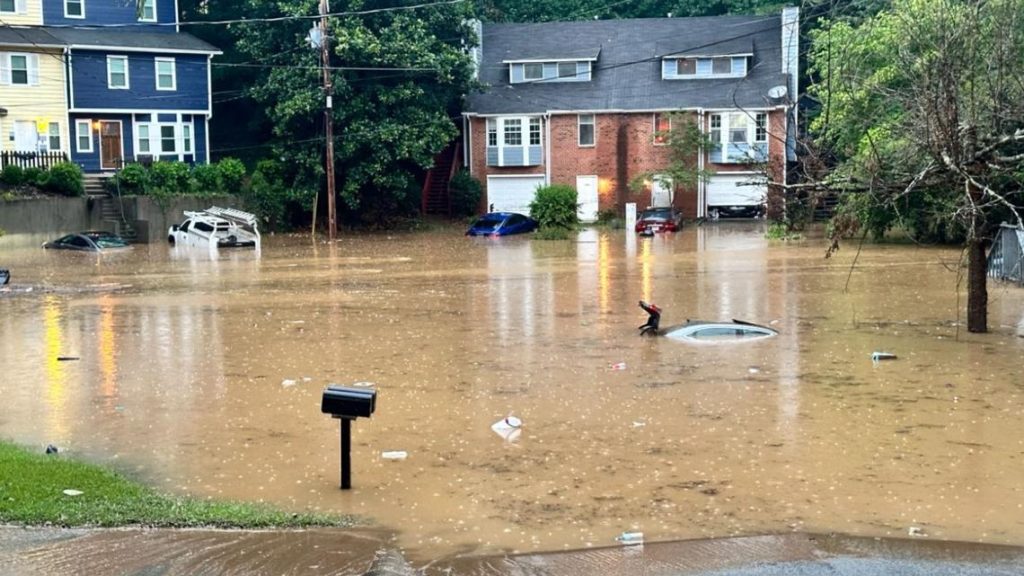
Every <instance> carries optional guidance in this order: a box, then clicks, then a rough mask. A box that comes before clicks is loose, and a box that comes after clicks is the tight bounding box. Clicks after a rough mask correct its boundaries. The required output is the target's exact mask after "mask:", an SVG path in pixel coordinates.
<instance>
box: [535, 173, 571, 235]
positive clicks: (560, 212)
mask: <svg viewBox="0 0 1024 576" xmlns="http://www.w3.org/2000/svg"><path fill="white" fill-rule="evenodd" d="M576 208H577V204H576V189H575V188H573V187H572V186H567V185H565V184H552V185H550V186H541V187H540V188H538V189H537V194H536V196H534V199H533V202H530V217H531V218H533V219H534V220H536V221H537V222H539V223H540V227H541V229H544V228H563V229H566V230H570V229H574V228H576V225H577V224H578V223H579V220H578V219H577V216H576Z"/></svg>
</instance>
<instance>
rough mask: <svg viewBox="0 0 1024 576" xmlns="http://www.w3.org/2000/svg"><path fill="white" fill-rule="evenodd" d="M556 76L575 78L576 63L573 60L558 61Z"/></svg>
mask: <svg viewBox="0 0 1024 576" xmlns="http://www.w3.org/2000/svg"><path fill="white" fill-rule="evenodd" d="M558 77H559V78H569V79H570V80H575V79H576V63H575V62H559V63H558Z"/></svg>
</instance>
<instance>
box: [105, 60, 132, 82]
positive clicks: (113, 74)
mask: <svg viewBox="0 0 1024 576" xmlns="http://www.w3.org/2000/svg"><path fill="white" fill-rule="evenodd" d="M128 81H129V80H128V57H127V56H107V87H108V88H111V89H114V90H127V89H128Z"/></svg>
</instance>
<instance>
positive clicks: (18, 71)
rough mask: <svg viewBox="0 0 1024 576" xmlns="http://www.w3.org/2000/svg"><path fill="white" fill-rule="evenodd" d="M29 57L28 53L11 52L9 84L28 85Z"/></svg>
mask: <svg viewBox="0 0 1024 576" xmlns="http://www.w3.org/2000/svg"><path fill="white" fill-rule="evenodd" d="M28 61H29V57H28V54H11V55H10V59H9V62H10V70H11V84H14V85H16V86H28V85H29V63H28Z"/></svg>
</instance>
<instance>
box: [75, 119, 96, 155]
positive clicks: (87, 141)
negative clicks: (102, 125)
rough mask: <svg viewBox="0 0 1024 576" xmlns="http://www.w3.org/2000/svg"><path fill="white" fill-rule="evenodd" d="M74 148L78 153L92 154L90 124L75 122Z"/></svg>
mask: <svg viewBox="0 0 1024 576" xmlns="http://www.w3.org/2000/svg"><path fill="white" fill-rule="evenodd" d="M75 147H76V148H78V151H79V152H82V153H85V154H90V153H92V122H91V121H89V120H75Z"/></svg>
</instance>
